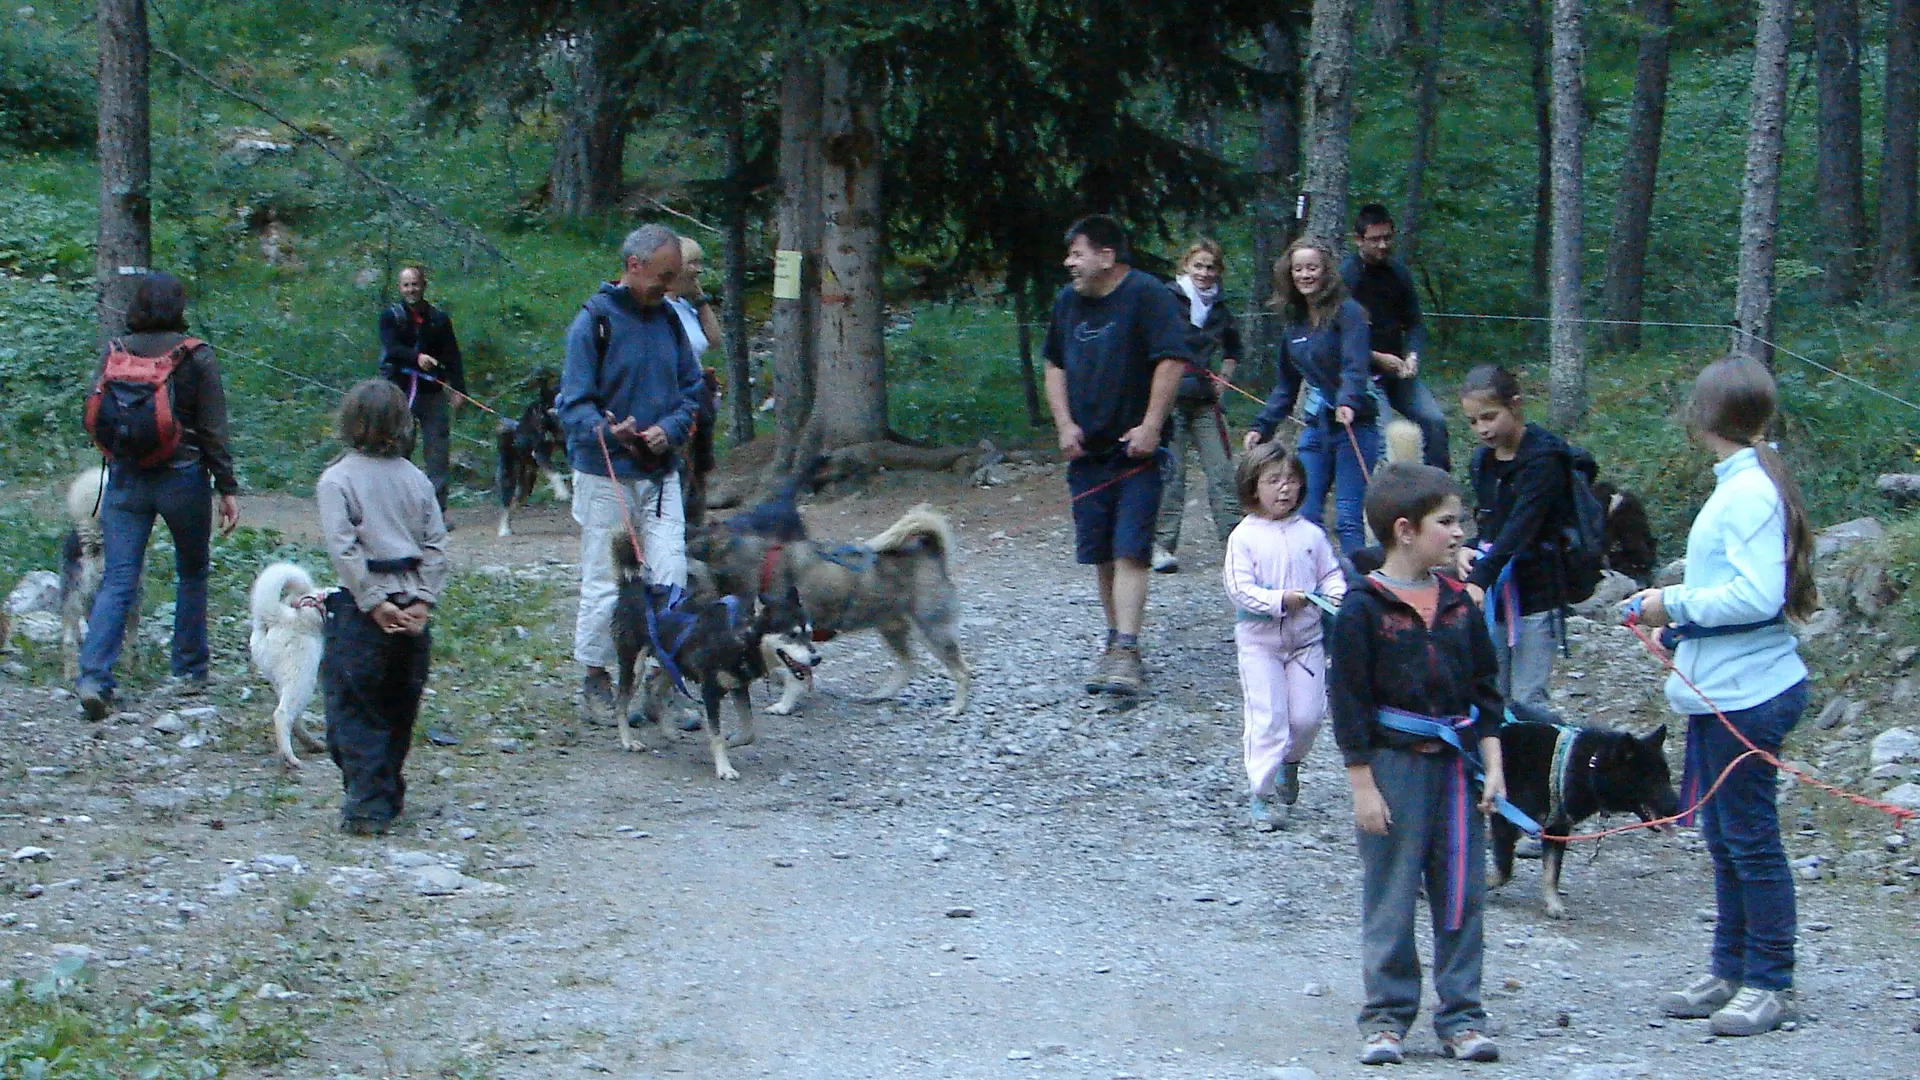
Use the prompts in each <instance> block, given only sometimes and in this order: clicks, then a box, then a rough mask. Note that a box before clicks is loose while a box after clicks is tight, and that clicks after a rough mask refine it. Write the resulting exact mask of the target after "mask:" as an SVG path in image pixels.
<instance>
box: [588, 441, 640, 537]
mask: <svg viewBox="0 0 1920 1080" xmlns="http://www.w3.org/2000/svg"><path fill="white" fill-rule="evenodd" d="M593 437H594V438H596V439H599V440H600V459H601V460H602V461H605V462H606V463H607V479H608V480H609V481H611V482H612V484H613V495H614V497H615V498H617V499H619V500H620V524H622V525H625V526H626V527H627V539H628V540H629V541H631V542H632V544H633V560H634V562H636V563H639V564H640V565H641V566H645V565H647V557H646V555H644V554H642V553H641V551H640V534H639V533H636V532H634V531H633V514H632V512H631V511H629V510H628V509H627V493H626V491H625V490H623V489H622V488H621V487H620V477H618V476H616V475H615V474H614V471H613V454H612V453H610V452H609V451H608V450H607V432H606V428H605V427H604V426H601V427H596V428H594V429H593Z"/></svg>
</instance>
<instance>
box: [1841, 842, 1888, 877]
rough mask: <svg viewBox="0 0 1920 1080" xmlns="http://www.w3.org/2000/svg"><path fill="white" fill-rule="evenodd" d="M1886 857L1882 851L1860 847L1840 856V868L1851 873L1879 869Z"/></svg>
mask: <svg viewBox="0 0 1920 1080" xmlns="http://www.w3.org/2000/svg"><path fill="white" fill-rule="evenodd" d="M1886 858H1887V857H1886V855H1885V854H1883V853H1881V852H1878V851H1869V850H1867V849H1866V848H1860V849H1858V850H1855V851H1849V852H1847V853H1846V854H1844V855H1842V856H1840V868H1841V869H1842V870H1846V871H1848V872H1850V873H1856V874H1858V873H1864V872H1866V871H1870V870H1877V869H1879V867H1880V864H1881V863H1883V862H1885V861H1886Z"/></svg>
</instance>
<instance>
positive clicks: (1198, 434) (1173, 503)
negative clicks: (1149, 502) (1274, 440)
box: [1154, 401, 1242, 551]
mask: <svg viewBox="0 0 1920 1080" xmlns="http://www.w3.org/2000/svg"><path fill="white" fill-rule="evenodd" d="M1167 424H1168V426H1169V427H1170V428H1171V429H1172V437H1171V438H1169V439H1168V440H1167V449H1168V450H1170V451H1171V452H1172V453H1171V455H1170V457H1169V458H1168V461H1169V462H1170V464H1169V465H1168V466H1167V467H1166V468H1165V469H1164V470H1163V472H1162V474H1161V475H1162V477H1163V479H1162V482H1161V485H1160V524H1159V528H1158V529H1157V530H1155V536H1154V542H1155V543H1157V544H1158V545H1159V546H1161V547H1163V548H1166V549H1167V550H1168V551H1179V550H1180V521H1181V519H1182V518H1184V517H1185V516H1186V513H1187V466H1188V465H1189V464H1190V463H1191V462H1192V461H1193V458H1194V457H1195V456H1198V457H1199V459H1200V469H1201V471H1202V472H1204V473H1205V474H1206V477H1207V505H1208V508H1209V509H1210V510H1211V511H1212V513H1213V529H1214V532H1216V533H1217V534H1219V539H1220V542H1221V543H1223V544H1224V543H1226V540H1227V534H1228V533H1231V532H1232V531H1233V527H1234V526H1235V525H1238V524H1240V517H1241V513H1242V512H1241V509H1240V502H1239V499H1238V498H1237V497H1236V495H1235V493H1234V490H1233V458H1232V456H1231V455H1229V454H1228V453H1227V446H1226V443H1225V442H1223V441H1222V439H1221V434H1220V430H1221V429H1220V420H1219V417H1218V414H1216V413H1215V412H1214V407H1213V403H1212V402H1210V401H1176V402H1174V403H1173V409H1172V411H1171V412H1169V413H1168V414H1167Z"/></svg>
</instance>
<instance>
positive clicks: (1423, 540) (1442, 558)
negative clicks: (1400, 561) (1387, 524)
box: [1393, 495, 1467, 570]
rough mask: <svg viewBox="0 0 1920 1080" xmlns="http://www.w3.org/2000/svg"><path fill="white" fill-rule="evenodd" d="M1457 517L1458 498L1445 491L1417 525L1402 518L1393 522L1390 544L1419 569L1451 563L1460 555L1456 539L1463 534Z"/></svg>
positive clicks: (1464, 530) (1460, 538)
mask: <svg viewBox="0 0 1920 1080" xmlns="http://www.w3.org/2000/svg"><path fill="white" fill-rule="evenodd" d="M1461 517H1462V514H1461V509H1460V500H1459V499H1457V498H1454V497H1453V496H1451V495H1449V496H1447V499H1446V501H1445V502H1443V503H1441V504H1440V505H1439V506H1436V507H1434V508H1433V511H1432V512H1431V513H1429V514H1428V515H1427V516H1426V517H1423V518H1421V519H1420V524H1419V525H1418V526H1417V527H1416V526H1415V525H1414V524H1413V523H1412V522H1411V521H1408V520H1407V519H1406V518H1401V519H1400V520H1399V521H1396V522H1394V523H1393V533H1394V546H1395V547H1397V548H1402V549H1404V550H1405V551H1406V554H1407V557H1408V560H1409V561H1410V562H1411V563H1413V565H1415V566H1418V567H1419V568H1420V569H1422V570H1432V569H1435V568H1437V567H1442V566H1453V565H1454V564H1455V563H1456V562H1458V560H1459V558H1460V541H1462V540H1464V539H1465V538H1466V535H1467V530H1466V528H1465V527H1464V526H1463V525H1462V524H1461Z"/></svg>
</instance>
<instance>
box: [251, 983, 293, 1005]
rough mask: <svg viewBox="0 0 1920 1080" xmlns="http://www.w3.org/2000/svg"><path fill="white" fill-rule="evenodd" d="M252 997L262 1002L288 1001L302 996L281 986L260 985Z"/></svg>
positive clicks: (271, 984)
mask: <svg viewBox="0 0 1920 1080" xmlns="http://www.w3.org/2000/svg"><path fill="white" fill-rule="evenodd" d="M253 996H254V997H257V998H259V999H260V1000H262V1001H290V1000H292V999H293V998H297V997H300V996H302V995H300V994H298V993H295V992H294V991H292V990H289V989H287V988H286V987H284V986H281V985H280V984H279V983H261V984H260V989H258V990H255V991H254V992H253Z"/></svg>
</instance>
